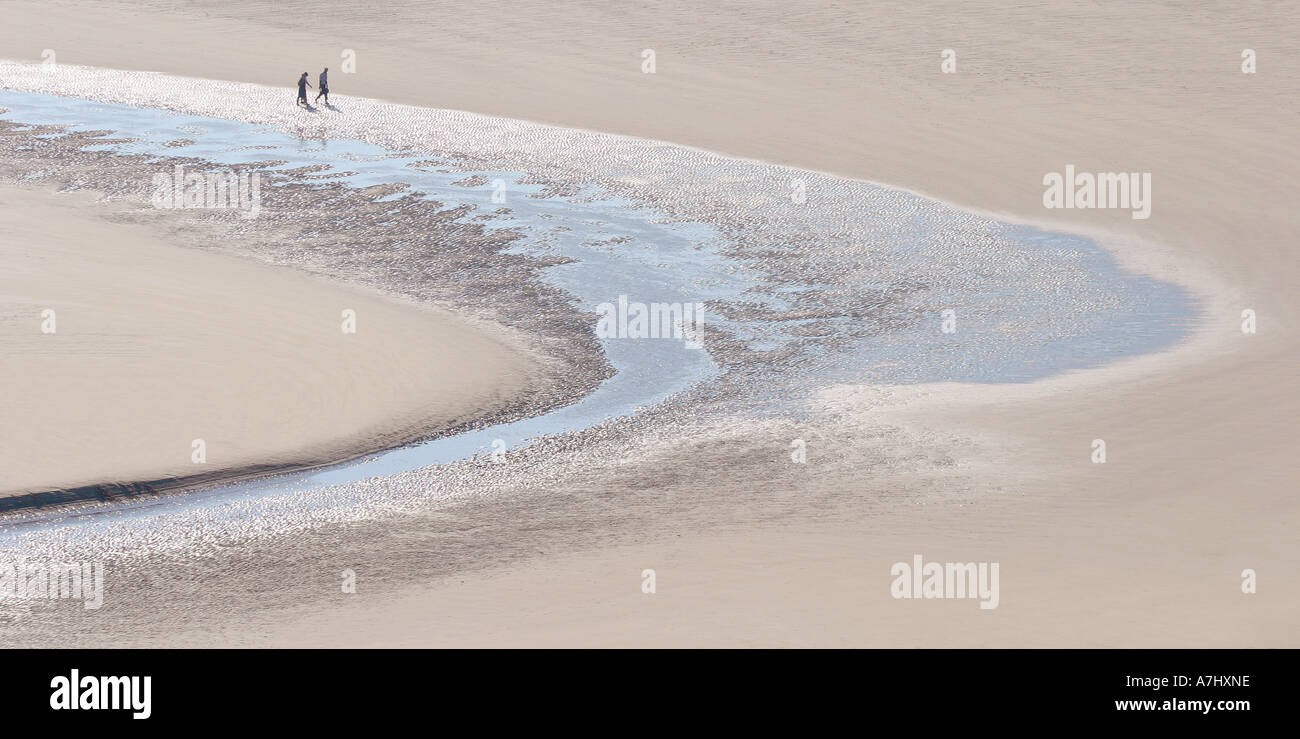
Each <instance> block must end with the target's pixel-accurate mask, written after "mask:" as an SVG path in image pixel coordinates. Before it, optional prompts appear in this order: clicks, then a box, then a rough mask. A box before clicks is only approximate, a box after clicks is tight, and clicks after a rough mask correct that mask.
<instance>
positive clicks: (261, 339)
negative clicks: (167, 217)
mask: <svg viewBox="0 0 1300 739" xmlns="http://www.w3.org/2000/svg"><path fill="white" fill-rule="evenodd" d="M112 214H113V208H112V207H110V206H103V205H97V204H96V203H95V202H94V198H93V197H92V196H90V195H88V194H85V193H59V194H52V193H46V192H40V191H34V190H24V189H12V188H7V189H3V190H0V231H2V232H3V233H4V239H3V240H0V258H3V261H4V264H5V270H4V272H3V273H2V274H0V295H2V296H3V297H2V298H0V341H3V343H4V346H5V355H4V357H3V358H0V367H3V376H4V378H5V393H4V405H3V415H4V418H5V419H7V421H6V423H4V424H2V425H0V469H3V476H2V477H0V494H5V495H9V496H15V495H21V494H24V493H36V492H40V491H45V490H51V489H61V488H77V487H78V486H84V485H93V484H106V483H135V482H147V481H159V480H164V479H167V478H186V477H190V476H194V475H202V476H211V477H222V476H229V475H230V474H232V473H236V472H238V471H239V470H241V469H243V468H246V467H255V466H260V467H261V469H262V470H263V471H265V470H267V469H275V468H280V467H296V466H303V465H311V464H320V463H323V462H328V461H333V460H336V459H340V458H347V457H351V456H355V455H357V454H362V453H365V452H367V451H374V450H377V449H382V448H386V447H388V446H392V445H394V444H400V443H403V442H405V441H409V440H411V439H414V438H419V437H421V436H424V435H427V434H429V433H431V432H436V431H437V430H438V429H441V428H447V427H450V426H453V425H456V424H459V423H464V422H467V421H470V420H473V419H477V418H484V417H486V416H489V415H490V414H492V413H493V412H496V411H500V410H502V409H504V408H505V407H506V405H507V404H508V403H510V402H511V401H512V400H514V399H516V398H517V396H518V395H519V394H520V393H521V392H522V391H523V389H524V388H526V387H527V386H528V384H529V383H530V382H531V381H532V379H533V378H532V373H533V369H534V364H533V361H532V359H531V358H530V357H529V355H528V354H527V353H526V352H524V351H522V350H519V349H517V348H514V347H512V346H510V345H508V344H507V343H505V342H504V341H503V340H501V338H500V337H496V336H493V335H491V334H490V333H487V332H486V331H485V330H484V329H483V328H482V327H475V326H471V325H469V324H467V323H466V322H464V321H463V320H460V319H458V318H457V317H455V316H453V315H450V314H447V313H443V312H438V311H434V310H430V309H427V308H422V307H415V306H410V305H404V304H400V303H397V302H394V301H391V300H387V299H384V298H381V297H379V296H377V295H374V294H371V293H369V292H366V291H361V290H357V289H354V288H350V287H345V286H340V285H336V284H332V283H329V282H326V281H324V280H321V279H316V278H312V277H308V276H305V275H303V274H301V273H299V272H297V271H295V270H291V269H287V268H282V267H271V266H267V265H265V264H260V263H258V262H255V261H253V260H250V259H240V258H236V257H232V256H227V255H223V254H218V253H213V251H212V250H211V249H207V250H202V249H198V248H193V247H196V246H207V247H211V246H212V244H198V245H195V244H190V245H181V246H182V248H177V246H178V245H177V244H175V243H173V241H172V240H171V239H169V238H167V237H166V236H165V235H164V233H163V232H162V231H161V230H160V229H158V228H155V227H151V226H148V225H145V224H140V223H129V222H122V218H120V217H119V218H118V219H117V220H113V219H110V217H109V216H110V215H112ZM185 247H189V248H185ZM345 310H348V311H353V315H354V316H355V327H356V330H355V332H350V331H349V332H345V331H344V324H345V318H344V316H343V311H345ZM45 311H53V315H52V323H51V322H49V321H48V320H47V319H48V318H49V316H48V315H47V314H45V313H44V312H45ZM50 329H52V331H51V330H50ZM19 419H21V422H18V420H19ZM196 440H201V441H202V455H201V461H199V460H197V459H196V456H195V453H196V447H195V441H196Z"/></svg>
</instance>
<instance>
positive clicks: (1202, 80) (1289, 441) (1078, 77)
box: [0, 1, 1300, 647]
mask: <svg viewBox="0 0 1300 739" xmlns="http://www.w3.org/2000/svg"><path fill="white" fill-rule="evenodd" d="M160 11H166V12H160ZM5 13H6V16H7V18H8V19H9V20H10V21H11V22H8V23H6V24H5V25H4V27H3V28H0V56H3V57H9V58H30V59H35V58H38V57H39V54H40V52H41V50H42V49H44V48H51V49H55V50H56V51H57V53H58V59H59V60H60V61H67V62H71V63H77V64H89V65H103V66H111V67H119V68H137V69H152V70H158V71H163V72H170V73H177V74H188V75H193V76H202V77H219V78H228V79H234V80H242V81H250V82H260V83H267V84H284V85H286V98H287V97H288V96H289V94H290V93H289V88H288V85H289V84H290V82H291V79H292V78H293V77H296V75H297V73H298V72H300V71H302V70H303V69H305V70H308V71H310V72H312V73H313V74H314V73H315V72H316V71H317V69H318V68H319V67H320V66H322V65H329V66H331V68H333V71H332V74H333V75H334V77H333V85H332V87H333V88H334V93H335V95H336V96H337V98H338V99H339V100H345V99H346V96H347V95H349V94H355V95H363V96H368V97H378V98H385V99H390V100H394V101H398V102H405V103H412V104H420V105H430V106H439V107H450V108H461V109H468V110H474V111H476V112H481V113H489V114H502V115H510V116H516V117H522V118H530V119H536V120H543V121H547V122H554V123H559V124H564V125H572V126H581V127H587V128H593V129H599V130H607V131H613V132H618V133H627V134H633V135H641V136H647V137H653V138H659V139H664V140H671V141H675V142H679V143H684V144H689V145H695V146H699V147H703V148H709V149H714V150H718V151H721V152H725V153H728V154H733V155H738V156H749V157H754V158H761V159H767V160H771V161H776V162H782V163H789V164H794V165H799V166H803V167H808V168H813V169H821V170H827V171H834V172H837V173H841V174H845V175H850V176H857V177H862V178H867V179H873V180H878V181H882V182H887V183H890V184H893V185H897V186H902V187H906V188H910V189H914V190H918V191H921V192H925V193H927V194H931V195H934V196H936V197H941V198H944V199H947V200H951V201H953V202H956V203H959V204H961V205H963V206H967V207H971V208H976V209H981V210H987V211H992V212H997V213H1005V214H1009V215H1010V216H1011V217H1013V218H1017V219H1027V220H1035V221H1044V222H1048V223H1051V224H1057V225H1065V226H1069V227H1073V228H1078V229H1104V230H1106V231H1109V232H1111V233H1113V234H1115V238H1111V239H1108V240H1107V242H1106V243H1107V244H1108V245H1110V246H1112V247H1113V248H1116V249H1117V253H1118V254H1119V256H1120V258H1121V259H1122V260H1123V261H1124V262H1125V263H1126V264H1129V265H1133V266H1140V267H1145V268H1149V269H1153V270H1158V271H1159V273H1160V274H1161V275H1162V276H1163V277H1165V278H1167V279H1175V280H1179V281H1184V282H1189V283H1192V284H1195V285H1200V286H1208V285H1210V282H1209V281H1208V280H1206V279H1205V278H1206V277H1207V276H1212V277H1213V278H1214V281H1215V282H1214V288H1215V291H1216V292H1214V293H1212V294H1211V293H1205V295H1204V297H1206V300H1207V302H1206V309H1207V315H1206V321H1205V330H1204V332H1203V333H1202V334H1201V335H1200V336H1198V338H1197V340H1196V341H1194V342H1192V343H1191V344H1190V345H1189V346H1188V347H1186V348H1185V349H1184V350H1182V351H1179V352H1173V353H1171V354H1169V355H1166V356H1162V357H1154V358H1145V359H1142V360H1138V361H1135V362H1131V363H1124V364H1122V365H1120V366H1116V367H1111V368H1107V369H1104V370H1100V371H1094V372H1089V373H1081V374H1080V375H1079V376H1076V377H1069V378H1062V379H1058V380H1054V381H1049V382H1046V383H1037V384H1034V385H1028V386H1015V387H1009V388H997V389H990V388H987V387H985V388H978V390H979V392H975V393H972V392H969V389H966V390H963V389H960V388H957V389H951V388H948V389H945V388H935V389H930V392H931V393H932V394H931V396H930V398H929V399H928V400H927V401H924V402H922V403H920V404H919V405H917V406H915V409H914V410H912V411H909V414H908V416H909V417H908V419H907V420H908V422H909V423H913V424H916V425H917V427H918V428H920V429H926V428H929V429H932V430H933V431H934V433H935V434H936V435H939V434H942V435H959V436H966V437H969V438H972V439H978V440H979V445H978V446H977V447H976V448H978V449H981V450H985V451H986V452H987V453H988V455H987V456H985V457H978V456H977V457H975V458H969V459H964V460H963V462H964V463H966V464H968V465H969V466H970V469H972V470H975V471H976V472H977V473H978V475H977V477H978V480H979V482H978V484H977V489H971V490H961V491H953V492H954V496H955V497H959V498H960V499H961V500H963V501H964V502H963V503H962V504H957V503H953V504H951V505H930V506H925V507H909V506H906V505H900V506H895V507H894V508H893V509H891V510H887V511H883V512H880V513H878V514H877V515H874V516H872V517H869V518H866V519H863V518H860V517H844V518H837V517H836V516H833V515H823V516H821V517H820V518H819V519H817V520H814V521H812V522H808V523H804V524H801V525H799V526H792V525H786V524H777V525H757V524H756V525H752V526H749V527H748V528H746V529H744V530H726V531H717V532H712V533H709V534H708V535H700V534H691V533H688V534H686V535H684V536H681V537H667V538H663V539H661V540H659V541H657V542H653V543H649V544H639V545H636V546H632V547H604V548H598V549H593V550H588V551H580V552H568V553H564V554H547V555H542V554H538V555H536V556H534V557H532V558H530V559H528V560H527V561H524V562H522V563H520V562H516V563H514V564H511V565H509V566H507V567H502V568H497V569H496V570H494V571H490V572H484V571H477V572H475V573H474V574H473V576H472V577H463V578H450V579H448V580H446V581H443V582H439V583H434V584H432V585H430V586H429V587H427V588H411V589H409V591H408V592H407V593H406V594H405V596H404V597H402V598H398V599H395V600H389V599H384V600H382V601H376V600H365V599H358V600H355V601H354V602H353V603H351V604H350V605H347V606H345V607H338V608H326V609H316V610H315V612H313V613H310V614H290V615H288V616H286V617H284V618H283V619H282V621H281V622H279V623H269V624H265V625H264V627H265V628H264V629H263V630H262V631H261V633H260V634H259V635H258V636H255V637H253V636H246V637H245V639H246V640H252V641H256V642H258V643H312V642H314V643H322V644H340V643H345V644H434V643H457V644H460V643H475V644H498V645H499V644H712V645H755V644H770V645H781V644H838V645H846V644H851V645H881V646H891V645H896V646H942V645H962V646H980V645H1009V646H1019V645H1066V646H1102V645H1122V646H1135V645H1145V646H1151V645H1159V646H1224V645H1233V646H1248V645H1249V646H1265V645H1266V646H1293V647H1294V646H1297V644H1298V642H1297V636H1296V634H1297V632H1296V629H1295V627H1294V626H1295V623H1296V622H1297V620H1298V619H1300V588H1298V587H1297V585H1296V583H1297V578H1296V572H1297V570H1298V569H1300V557H1298V556H1297V552H1296V547H1295V534H1294V531H1295V528H1296V525H1297V524H1300V503H1298V502H1297V500H1296V496H1295V490H1296V482H1297V475H1296V470H1295V462H1294V460H1295V459H1296V458H1297V453H1298V452H1300V449H1298V448H1297V446H1298V445H1297V435H1296V434H1295V429H1294V419H1295V418H1296V415H1297V411H1300V401H1298V400H1297V393H1296V392H1295V390H1296V387H1295V385H1296V367H1297V360H1298V359H1300V356H1297V344H1296V331H1295V329H1296V316H1297V315H1300V312H1298V309H1300V306H1297V304H1296V303H1297V294H1298V293H1297V291H1296V290H1295V287H1294V286H1295V284H1296V278H1297V276H1298V275H1297V263H1298V260H1297V259H1296V257H1295V252H1294V249H1295V245H1296V243H1297V236H1298V235H1300V233H1298V230H1300V229H1297V219H1296V217H1295V214H1294V194H1293V193H1292V192H1291V185H1292V183H1294V182H1296V181H1297V175H1298V174H1300V172H1297V169H1300V164H1298V163H1300V151H1298V149H1300V144H1298V142H1300V137H1297V136H1296V135H1295V131H1294V123H1295V121H1296V120H1297V113H1298V112H1300V110H1298V106H1300V103H1298V102H1297V98H1296V96H1295V91H1296V90H1297V89H1300V73H1298V72H1297V71H1296V68H1295V66H1294V65H1293V64H1292V63H1291V60H1292V59H1293V58H1294V57H1295V48H1294V39H1295V38H1296V37H1297V32H1298V31H1300V10H1297V8H1296V7H1294V6H1290V5H1287V4H1283V3H1270V2H1257V3H1249V2H1248V3H1234V4H1232V6H1231V7H1227V6H1216V7H1213V8H1211V7H1208V6H1198V7H1190V6H1183V5H1178V4H1165V3H1125V4H1114V5H1109V6H1102V5H1097V4H1086V5H1081V4H1078V3H1072V2H1051V3H1028V4H1017V5H1016V6H1015V7H1006V6H1005V4H1003V3H996V2H983V1H981V2H969V3H951V4H946V5H942V6H939V5H925V4H919V3H911V2H897V3H871V4H869V5H866V4H864V5H862V6H860V7H858V6H854V7H845V6H842V5H839V4H834V3H823V2H818V3H812V4H804V5H799V6H792V5H791V4H789V3H784V2H782V3H777V2H755V3H745V4H735V5H721V6H719V5H710V6H702V5H700V4H698V3H693V2H667V3H655V4H654V5H653V6H645V7H636V8H633V7H618V8H615V7H611V6H608V5H607V4H603V3H586V2H577V1H570V2H554V3H545V4H542V3H536V4H524V3H518V2H509V3H506V2H503V3H417V2H395V3H386V4H384V5H383V6H382V7H378V6H342V7H332V8H328V9H325V8H320V7H317V6H316V5H315V4H311V3H279V4H277V5H276V6H274V7H273V8H272V7H266V6H261V5H258V4H254V3H248V2H220V3H217V2H212V3H196V4H185V5H178V4H175V3H170V2H168V3H153V4H143V5H138V4H126V3H95V4H91V3H84V2H68V3H59V2H55V3H49V2H40V3H35V2H11V3H8V4H7V6H6V11H5ZM106 27H112V28H114V33H113V34H104V33H103V29H104V28H106ZM646 48H652V49H654V50H655V51H656V54H657V70H656V73H655V74H653V75H647V74H643V73H642V72H641V52H642V50H643V49H646ZM946 48H951V49H953V50H954V51H955V52H956V54H957V64H958V68H957V73H956V74H951V75H946V74H942V73H941V72H940V62H941V58H940V52H941V50H943V49H946ZM1246 48H1250V49H1253V50H1255V52H1256V53H1257V55H1258V60H1259V61H1258V73H1257V74H1254V75H1246V74H1243V73H1242V72H1241V68H1240V64H1241V53H1242V50H1243V49H1246ZM343 49H354V50H355V51H356V53H357V73H356V74H354V75H343V74H340V73H339V69H338V67H340V64H339V61H340V53H341V51H342V50H343ZM253 50H259V51H258V52H257V53H254V51H253ZM1066 164H1074V165H1076V166H1077V167H1079V168H1080V169H1085V170H1094V171H1096V170H1101V171H1150V172H1152V173H1153V182H1154V206H1153V210H1152V216H1151V218H1150V219H1149V220H1133V219H1131V218H1130V217H1129V214H1128V213H1127V212H1126V211H1060V210H1057V211H1048V210H1044V208H1043V207H1042V204H1041V195H1042V185H1041V182H1042V178H1043V175H1044V174H1045V173H1047V172H1052V171H1060V170H1061V169H1063V168H1064V166H1065V165H1066ZM1151 244H1160V245H1162V246H1161V247H1159V248H1156V247H1153V246H1149V245H1151ZM1244 308H1251V309H1254V310H1255V311H1257V313H1258V315H1259V326H1260V328H1259V333H1258V334H1256V335H1253V336H1245V335H1243V334H1242V333H1241V332H1240V330H1239V328H1238V325H1239V322H1240V317H1239V316H1240V311H1241V310H1242V309H1244ZM864 396H865V397H864ZM843 401H844V403H845V405H846V408H848V409H849V410H850V411H852V410H853V409H854V408H856V409H857V410H856V412H858V413H861V414H862V416H863V418H864V419H867V418H871V417H872V407H873V406H872V402H871V398H870V393H869V392H867V393H863V394H862V395H861V396H855V395H854V393H852V392H848V391H846V393H845V395H844V397H843ZM1095 438H1105V439H1106V440H1107V443H1108V445H1109V456H1110V461H1109V462H1108V464H1106V465H1104V466H1101V465H1093V464H1091V463H1090V461H1089V453H1090V443H1091V441H1092V440H1093V439H1095ZM841 451H842V450H841ZM734 465H735V468H734V478H735V485H736V486H737V487H740V488H743V487H745V486H748V487H749V488H750V489H755V488H760V487H761V486H762V484H763V482H762V480H763V477H762V471H761V470H752V469H746V468H745V467H744V466H743V465H742V464H741V463H740V462H734ZM834 484H835V485H839V486H843V487H845V488H851V487H853V486H855V485H861V486H863V487H867V486H868V485H871V484H879V481H873V480H872V479H871V469H870V468H869V467H866V466H864V467H862V468H861V469H860V470H858V471H857V472H855V473H853V474H846V475H844V476H843V478H842V479H840V480H838V481H836V482H835V483H834ZM896 484H897V485H898V486H900V487H905V486H906V485H907V484H908V482H907V481H903V480H899V481H896ZM716 492H717V491H699V493H700V494H701V495H710V494H714V493H716ZM918 552H919V553H924V554H925V555H926V556H927V558H932V559H944V558H949V559H955V560H958V561H978V560H993V561H998V562H1000V563H1001V566H1002V569H1003V583H1002V603H1001V605H1000V607H999V608H998V609H997V610H995V611H979V610H977V609H976V608H975V606H974V604H973V603H971V602H970V601H953V602H939V603H936V602H909V601H901V602H900V601H895V600H893V599H891V598H889V596H888V590H887V587H888V581H889V577H888V575H887V572H888V567H889V564H890V563H891V562H894V561H900V560H907V559H908V558H910V556H911V555H912V554H913V553H918ZM646 567H655V568H657V571H658V575H659V588H658V590H659V592H658V593H656V594H655V595H653V596H647V595H643V594H642V593H641V592H640V572H641V570H642V568H646ZM1245 568H1253V569H1255V570H1256V571H1257V572H1258V573H1259V592H1258V593H1257V594H1254V595H1245V594H1243V593H1242V592H1241V590H1240V588H1239V582H1240V573H1241V571H1242V570H1243V569H1245ZM304 625H307V626H310V627H311V628H310V629H308V628H304ZM331 634H332V635H336V636H338V639H337V640H331V638H330V636H329V635H331ZM195 638H196V639H201V636H197V635H196V637H195Z"/></svg>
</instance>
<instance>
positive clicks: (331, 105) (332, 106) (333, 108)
mask: <svg viewBox="0 0 1300 739" xmlns="http://www.w3.org/2000/svg"><path fill="white" fill-rule="evenodd" d="M325 107H326V108H329V109H330V110H332V111H334V112H335V113H342V112H343V111H341V110H339V109H338V108H336V107H334V104H333V103H325Z"/></svg>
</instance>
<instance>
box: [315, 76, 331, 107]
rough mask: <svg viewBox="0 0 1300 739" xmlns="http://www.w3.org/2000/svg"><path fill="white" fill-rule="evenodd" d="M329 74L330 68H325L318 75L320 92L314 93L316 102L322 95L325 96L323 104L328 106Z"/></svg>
mask: <svg viewBox="0 0 1300 739" xmlns="http://www.w3.org/2000/svg"><path fill="white" fill-rule="evenodd" d="M329 73H330V68H329V67H326V68H325V69H324V71H322V72H321V73H320V92H318V93H316V99H317V100H320V99H321V96H322V95H324V96H325V104H326V105H329V104H330V80H329Z"/></svg>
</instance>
